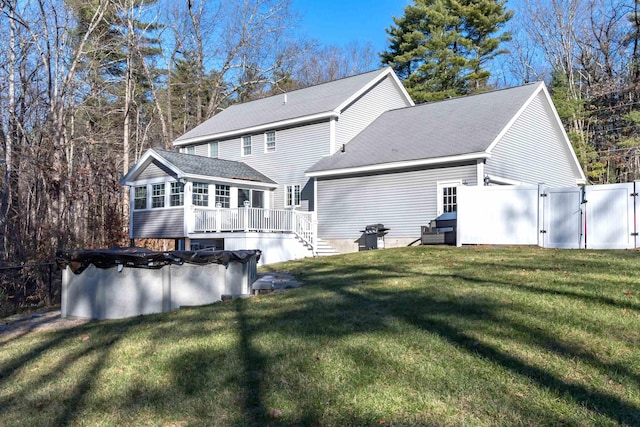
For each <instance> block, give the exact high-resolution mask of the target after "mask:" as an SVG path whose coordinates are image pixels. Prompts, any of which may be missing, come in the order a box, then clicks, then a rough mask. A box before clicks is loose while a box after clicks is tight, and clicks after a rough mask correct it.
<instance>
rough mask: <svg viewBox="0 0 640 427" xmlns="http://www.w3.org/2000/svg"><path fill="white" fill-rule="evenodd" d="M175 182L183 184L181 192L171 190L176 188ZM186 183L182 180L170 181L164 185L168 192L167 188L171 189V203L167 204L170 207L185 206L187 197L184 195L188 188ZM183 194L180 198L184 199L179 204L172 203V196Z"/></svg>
mask: <svg viewBox="0 0 640 427" xmlns="http://www.w3.org/2000/svg"><path fill="white" fill-rule="evenodd" d="M174 184H178V185H181V186H182V191H181V192H179V193H172V192H171V190H172V189H173V188H174ZM185 187H186V186H185V183H184V182H180V181H169V183H168V184H165V186H164V191H165V192H166V191H167V190H169V204H168V205H166V206H167V207H168V208H179V207H182V206H184V204H185V199H184V196H185V194H186V188H185ZM176 195H177V196H181V197H180V200H181V201H182V203H180V204H178V205H172V204H171V197H172V196H176ZM156 209H157V208H156Z"/></svg>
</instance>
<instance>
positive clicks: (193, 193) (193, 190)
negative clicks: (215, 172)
mask: <svg viewBox="0 0 640 427" xmlns="http://www.w3.org/2000/svg"><path fill="white" fill-rule="evenodd" d="M199 185H202V186H203V188H204V189H206V191H207V192H206V193H199V192H196V187H197V186H199ZM196 195H197V196H205V195H206V196H207V204H206V205H197V204H195V203H194V201H195V200H194V198H195V197H196ZM210 204H211V184H209V183H207V182H202V181H194V182H193V183H192V184H191V205H192V206H195V207H198V208H206V207H209V205H210Z"/></svg>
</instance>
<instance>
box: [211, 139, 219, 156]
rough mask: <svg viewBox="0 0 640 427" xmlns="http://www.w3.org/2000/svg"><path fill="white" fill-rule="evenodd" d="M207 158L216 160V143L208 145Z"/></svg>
mask: <svg viewBox="0 0 640 427" xmlns="http://www.w3.org/2000/svg"><path fill="white" fill-rule="evenodd" d="M209 157H213V158H214V159H217V158H218V141H214V142H210V143H209Z"/></svg>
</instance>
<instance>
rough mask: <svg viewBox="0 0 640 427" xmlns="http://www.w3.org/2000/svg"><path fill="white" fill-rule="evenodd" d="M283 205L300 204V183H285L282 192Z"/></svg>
mask: <svg viewBox="0 0 640 427" xmlns="http://www.w3.org/2000/svg"><path fill="white" fill-rule="evenodd" d="M284 202H285V206H299V205H300V185H299V184H296V185H287V186H286V187H285V194H284Z"/></svg>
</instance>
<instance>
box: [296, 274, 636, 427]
mask: <svg viewBox="0 0 640 427" xmlns="http://www.w3.org/2000/svg"><path fill="white" fill-rule="evenodd" d="M381 268H383V269H384V271H387V269H388V266H383V267H381ZM372 269H373V270H375V268H374V267H371V266H367V267H363V268H361V269H360V270H361V271H362V272H361V273H355V272H354V268H353V267H349V268H347V269H345V270H344V271H341V270H340V269H337V270H334V271H331V274H330V275H325V276H324V277H323V278H322V281H323V282H325V283H331V290H332V291H334V292H335V293H336V294H338V295H340V296H341V297H342V298H343V301H342V303H341V305H342V306H343V307H346V308H349V307H350V308H351V309H352V310H357V309H358V307H373V306H376V307H380V306H381V305H384V306H385V307H386V309H385V312H386V314H387V315H391V316H392V317H395V318H397V319H400V320H403V321H404V322H406V323H408V324H412V325H415V326H416V327H418V328H420V329H421V330H423V331H425V332H429V333H434V334H436V335H437V336H440V337H441V338H443V339H445V340H446V341H448V342H449V343H450V344H452V345H454V346H455V347H457V348H460V349H463V350H465V351H466V352H468V353H469V354H471V355H473V356H474V357H480V358H482V359H485V360H489V361H491V362H493V363H496V364H498V365H499V366H501V367H503V368H504V369H505V370H507V371H510V372H512V373H513V374H515V375H517V376H520V377H524V378H527V379H530V380H532V381H534V382H535V383H537V384H538V385H539V386H540V387H542V388H543V389H546V390H548V391H550V392H552V393H554V394H556V395H558V397H559V398H560V399H563V400H568V401H572V402H574V403H575V404H576V405H578V406H581V407H584V408H588V409H589V410H590V411H593V412H594V413H597V414H600V415H604V416H606V417H607V418H609V419H610V420H612V421H614V422H617V423H621V424H627V425H640V408H639V407H638V406H635V405H633V404H631V403H629V402H626V401H624V400H622V399H620V398H619V397H617V396H614V395H610V394H608V393H606V392H601V391H598V390H595V389H593V388H591V387H588V386H585V385H580V384H575V383H570V382H567V381H565V380H563V379H561V378H560V377H558V376H557V375H556V374H553V373H551V372H547V371H546V370H544V369H541V368H539V367H536V366H533V365H531V364H529V363H527V362H525V361H523V360H521V359H520V358H518V357H516V356H514V355H511V354H508V353H506V352H504V351H503V350H501V349H499V348H498V347H496V346H494V345H491V344H488V343H481V342H478V341H477V339H476V338H475V337H473V336H472V335H469V334H468V333H467V332H466V330H465V329H464V328H461V327H456V326H454V324H453V323H452V322H448V321H444V320H442V317H443V315H444V316H445V317H447V316H451V317H453V318H456V319H457V320H458V321H461V322H462V323H469V322H474V321H487V319H495V313H496V312H497V310H498V309H499V308H500V306H499V305H498V303H496V302H491V301H481V300H478V301H469V300H457V301H456V300H451V299H449V300H446V301H442V300H441V299H439V298H437V297H434V296H430V295H428V294H426V293H424V292H419V293H416V292H411V291H406V290H403V291H400V292H398V291H394V290H392V289H390V290H389V291H384V290H381V289H380V288H379V287H376V288H367V289H366V290H364V291H363V290H359V289H356V288H354V287H353V286H352V285H351V284H352V283H370V282H371V281H375V280H377V279H380V277H381V275H380V274H378V272H374V273H372ZM355 270H358V268H356V269H355ZM405 275H409V274H408V273H407V270H406V269H404V272H402V271H401V270H398V271H394V272H391V274H390V276H393V277H402V276H405ZM345 276H346V277H349V279H350V280H349V282H350V283H351V284H347V283H345V282H344V281H343V280H341V279H340V278H341V277H345ZM428 276H429V280H436V281H437V280H442V279H450V278H458V279H462V280H467V281H473V282H476V283H481V282H483V280H481V279H478V278H474V277H463V276H457V275H435V274H431V275H428ZM488 283H492V284H494V283H495V282H493V281H491V282H488ZM505 284H507V285H509V286H517V287H518V289H519V290H525V291H529V292H536V290H532V289H530V288H526V287H525V288H524V289H520V288H521V287H520V286H518V285H513V284H511V283H505ZM542 292H548V293H551V294H556V293H555V292H553V291H551V290H548V291H542ZM567 294H568V295H567V296H570V297H575V298H582V299H586V300H588V301H593V302H605V303H607V302H609V303H611V304H612V305H615V306H619V305H620V304H619V301H606V299H605V300H604V301H602V300H601V299H600V298H598V297H594V296H590V295H583V294H573V293H570V292H567ZM334 306H335V301H331V302H329V304H326V306H324V304H323V303H322V301H315V302H314V303H313V304H311V305H310V306H308V307H307V308H305V309H302V310H300V311H297V312H296V311H293V312H290V313H288V314H287V318H289V319H299V320H303V319H305V318H308V317H309V316H314V315H317V313H319V312H324V313H331V311H332V310H333V309H334V308H335V307H334ZM622 306H624V304H622ZM407 307H422V308H423V309H424V312H423V313H419V312H416V311H415V310H407ZM326 316H327V323H329V324H332V325H334V326H333V327H332V328H331V329H330V331H329V333H330V334H331V335H332V336H338V335H339V334H340V329H341V328H340V327H337V328H336V327H335V320H336V319H335V318H332V316H331V315H330V314H328V315H326ZM367 320H368V321H367V322H366V323H364V324H361V325H358V324H357V323H348V324H347V325H345V326H346V327H345V328H344V329H343V330H342V333H344V334H347V335H349V334H353V335H356V334H359V333H367V332H371V331H375V330H380V329H383V328H385V323H384V322H383V321H382V320H384V319H381V322H379V323H376V322H375V320H374V321H373V322H372V321H371V318H368V319H367ZM492 321H495V320H492ZM500 321H501V322H504V319H501V320H500ZM456 323H460V322H456ZM508 327H510V328H513V329H515V330H517V331H519V332H520V333H521V334H523V335H524V336H527V337H528V340H530V342H531V343H533V344H535V345H537V346H538V347H540V348H541V349H543V350H547V351H552V352H553V353H555V354H557V355H559V356H561V357H563V358H565V359H577V360H581V361H583V362H584V363H586V364H588V365H590V366H592V367H594V368H595V369H597V370H598V371H603V370H604V371H606V372H608V373H610V374H609V375H610V377H612V378H617V379H619V380H627V381H628V382H630V383H638V382H640V375H639V374H638V373H637V372H634V371H633V370H632V369H629V368H628V367H626V366H622V365H620V364H609V363H605V362H603V361H602V360H600V359H599V358H597V357H596V356H595V355H594V354H589V353H586V352H584V351H582V350H581V349H580V348H577V347H575V346H573V345H571V344H569V343H564V342H562V341H561V340H560V339H559V338H558V337H554V336H550V335H548V334H546V333H545V332H543V331H541V330H537V329H535V328H533V327H531V326H530V325H525V324H522V323H519V324H518V323H515V322H513V321H509V324H508ZM293 332H294V333H301V334H303V335H305V336H306V335H314V334H318V335H324V334H325V333H326V331H322V332H321V331H318V330H317V329H315V328H313V327H312V328H308V329H307V328H304V327H302V328H296V329H295V330H294V331H293ZM625 377H626V378H625ZM548 421H562V420H551V419H550V420H548ZM565 421H566V420H565Z"/></svg>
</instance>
